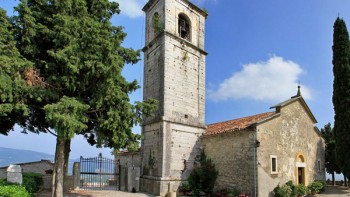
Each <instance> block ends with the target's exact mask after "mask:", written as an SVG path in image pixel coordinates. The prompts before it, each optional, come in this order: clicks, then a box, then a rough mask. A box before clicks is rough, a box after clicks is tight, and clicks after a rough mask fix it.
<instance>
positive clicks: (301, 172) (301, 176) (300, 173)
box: [295, 153, 307, 185]
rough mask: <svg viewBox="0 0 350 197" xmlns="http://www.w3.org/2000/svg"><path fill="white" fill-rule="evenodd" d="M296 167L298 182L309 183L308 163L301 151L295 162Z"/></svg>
mask: <svg viewBox="0 0 350 197" xmlns="http://www.w3.org/2000/svg"><path fill="white" fill-rule="evenodd" d="M295 167H296V169H295V170H296V173H295V174H296V181H295V182H296V184H303V185H307V183H306V178H305V177H306V171H305V168H306V163H305V157H304V155H303V154H302V153H299V154H298V155H297V158H296V163H295Z"/></svg>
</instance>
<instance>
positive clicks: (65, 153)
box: [64, 139, 71, 177]
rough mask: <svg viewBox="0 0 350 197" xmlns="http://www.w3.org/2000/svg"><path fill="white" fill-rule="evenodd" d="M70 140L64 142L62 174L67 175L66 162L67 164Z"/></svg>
mask: <svg viewBox="0 0 350 197" xmlns="http://www.w3.org/2000/svg"><path fill="white" fill-rule="evenodd" d="M70 143H71V140H70V139H69V140H66V141H65V144H64V176H65V177H66V176H68V167H69V166H68V164H69V153H70Z"/></svg>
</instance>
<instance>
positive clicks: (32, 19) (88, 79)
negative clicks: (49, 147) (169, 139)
mask: <svg viewBox="0 0 350 197" xmlns="http://www.w3.org/2000/svg"><path fill="white" fill-rule="evenodd" d="M15 10H16V11H17V13H18V14H17V15H16V16H15V17H14V18H13V25H14V31H11V32H10V34H11V33H13V32H14V36H12V38H15V40H16V41H15V42H11V45H9V47H14V46H15V45H17V48H18V51H19V53H18V51H17V52H14V54H9V55H7V57H9V59H8V60H7V61H9V62H10V63H9V66H7V64H5V66H6V68H7V67H8V68H9V69H17V68H16V67H15V66H17V64H15V63H13V61H17V60H16V59H12V58H18V59H21V58H22V57H23V58H22V59H24V58H26V59H28V60H29V61H31V62H32V63H33V64H32V65H33V66H32V67H29V69H17V70H19V71H18V72H16V71H11V70H10V71H11V72H10V73H9V74H7V75H9V77H10V78H9V79H6V80H8V81H7V82H4V83H16V84H17V83H19V82H17V81H16V80H17V78H18V77H17V76H18V73H21V74H22V75H24V76H27V77H26V78H24V80H22V83H21V87H22V86H23V84H25V85H24V86H23V87H24V89H25V90H26V92H25V93H22V92H21V91H12V90H10V89H9V88H11V87H12V86H10V85H7V86H5V85H4V87H6V88H7V89H4V90H2V89H1V91H6V92H11V91H12V94H11V93H9V94H8V96H7V95H3V94H1V97H2V98H3V99H2V100H3V102H4V104H3V105H1V106H0V115H1V113H4V111H5V110H7V114H10V115H12V114H13V115H12V116H6V117H5V116H2V117H1V121H0V123H1V125H0V128H3V126H4V125H8V127H7V128H6V130H5V131H4V133H5V134H6V133H7V132H8V131H9V130H10V129H11V128H12V126H13V124H14V123H17V124H20V125H21V126H22V127H23V128H24V129H25V130H29V131H32V132H51V131H50V129H54V131H55V132H56V135H57V144H56V155H55V170H54V178H53V185H54V187H53V196H55V197H60V196H63V181H64V172H65V171H66V169H65V166H64V165H65V163H67V161H68V156H69V151H70V140H71V138H72V137H73V136H74V134H82V135H84V136H85V137H86V138H87V139H88V142H89V143H91V144H96V145H97V146H107V147H112V148H115V149H119V148H125V147H127V146H129V145H132V144H134V143H135V142H136V141H137V140H138V139H139V136H138V135H135V134H133V133H132V127H133V125H134V124H135V123H138V122H140V121H141V118H142V117H141V116H142V115H149V114H150V113H151V111H152V110H153V109H154V108H155V101H154V100H152V99H151V100H149V101H145V102H143V103H141V102H137V103H135V104H131V103H130V102H129V101H130V100H129V94H130V93H131V92H133V91H134V90H136V89H137V88H138V87H139V85H138V84H137V82H136V81H132V82H128V81H126V80H125V78H124V77H123V76H122V70H123V67H124V65H125V64H128V63H130V64H134V63H136V62H137V61H138V60H139V51H135V50H133V49H128V48H124V47H122V46H121V44H122V42H123V40H124V38H125V37H126V33H124V32H123V28H122V27H119V26H113V25H112V24H111V22H110V20H111V18H112V16H113V15H114V14H118V13H119V12H120V10H119V6H118V3H116V2H111V1H108V0H21V1H20V3H19V4H18V6H17V7H15ZM1 14H2V13H1ZM2 15H3V14H2ZM2 15H1V16H2ZM5 16H6V14H5ZM5 18H6V17H5ZM1 24H2V23H1ZM1 24H0V25H1ZM8 24H10V23H8ZM3 29H4V30H3ZM3 29H1V35H0V36H2V35H3V32H6V28H3ZM5 49H7V48H5ZM0 50H1V48H0ZM15 50H17V49H15V48H14V51H15ZM17 53H18V54H17ZM1 60H2V59H1V57H0V63H1ZM5 60H6V59H5ZM18 61H19V60H18ZM5 63H6V62H5ZM1 68H2V67H1ZM2 69H3V68H2ZM0 74H1V77H2V76H3V73H0ZM5 74H6V73H5ZM4 76H5V75H4ZM5 77H6V76H5ZM16 77H17V78H16ZM2 78H3V77H2ZM2 78H1V79H2ZM23 81H24V82H25V83H23ZM10 97H11V98H10ZM12 97H13V98H12ZM22 97H23V99H17V98H22ZM22 105H23V107H22V108H23V110H22V108H21V106H22ZM7 106H14V107H13V108H11V109H7V108H6V107H7ZM17 109H18V110H17ZM21 110H22V111H21ZM5 112H6V111H5ZM19 112H20V113H19ZM5 115H6V114H5ZM4 117H5V118H7V119H4ZM3 120H6V122H5V123H7V124H2V123H3ZM7 120H8V121H7Z"/></svg>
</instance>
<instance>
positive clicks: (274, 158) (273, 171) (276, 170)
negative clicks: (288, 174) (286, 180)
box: [270, 155, 278, 174]
mask: <svg viewBox="0 0 350 197" xmlns="http://www.w3.org/2000/svg"><path fill="white" fill-rule="evenodd" d="M273 161H275V168H276V169H275V170H273V168H272V166H273ZM277 164H278V162H277V156H276V155H270V170H271V174H277V173H278V165H277Z"/></svg>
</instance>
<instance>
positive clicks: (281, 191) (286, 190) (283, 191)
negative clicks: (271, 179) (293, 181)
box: [273, 184, 292, 197]
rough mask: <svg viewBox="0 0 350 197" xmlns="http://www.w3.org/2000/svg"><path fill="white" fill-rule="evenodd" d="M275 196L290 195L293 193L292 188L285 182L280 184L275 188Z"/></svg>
mask: <svg viewBox="0 0 350 197" xmlns="http://www.w3.org/2000/svg"><path fill="white" fill-rule="evenodd" d="M273 192H274V193H275V197H290V196H291V195H292V188H290V186H289V185H287V184H284V185H282V186H281V187H280V186H279V185H278V186H277V187H275V189H273Z"/></svg>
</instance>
